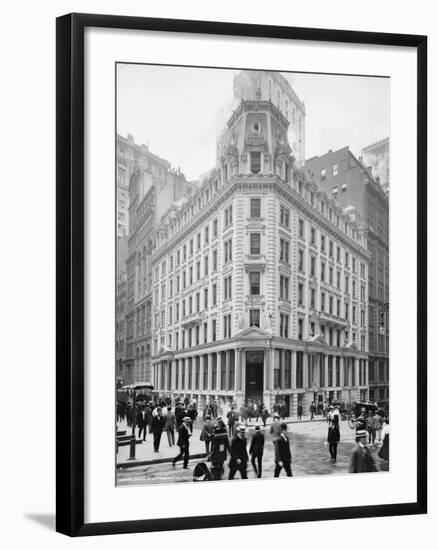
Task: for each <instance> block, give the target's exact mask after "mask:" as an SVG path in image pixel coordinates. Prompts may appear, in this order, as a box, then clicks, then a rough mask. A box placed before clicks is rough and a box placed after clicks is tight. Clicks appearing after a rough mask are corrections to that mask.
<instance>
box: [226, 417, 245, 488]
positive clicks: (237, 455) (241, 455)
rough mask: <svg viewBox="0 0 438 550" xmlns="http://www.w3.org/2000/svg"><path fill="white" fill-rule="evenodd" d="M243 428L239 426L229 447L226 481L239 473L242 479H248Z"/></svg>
mask: <svg viewBox="0 0 438 550" xmlns="http://www.w3.org/2000/svg"><path fill="white" fill-rule="evenodd" d="M245 430H246V428H245V426H239V428H238V429H237V431H236V435H235V436H234V437H233V439H232V441H231V446H230V454H231V459H230V463H229V468H230V472H229V474H228V479H234V476H235V475H236V472H237V471H239V472H240V475H241V477H242V479H248V474H247V472H246V470H247V465H248V452H247V450H246V439H245Z"/></svg>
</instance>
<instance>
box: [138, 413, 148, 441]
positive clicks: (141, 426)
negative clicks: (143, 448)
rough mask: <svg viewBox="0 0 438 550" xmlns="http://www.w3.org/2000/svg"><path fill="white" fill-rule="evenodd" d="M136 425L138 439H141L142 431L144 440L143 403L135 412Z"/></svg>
mask: <svg viewBox="0 0 438 550" xmlns="http://www.w3.org/2000/svg"><path fill="white" fill-rule="evenodd" d="M137 426H138V439H141V434H142V433H143V441H146V427H147V421H146V407H145V406H144V405H143V406H142V407H141V409H139V411H138V414H137Z"/></svg>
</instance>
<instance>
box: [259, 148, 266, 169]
mask: <svg viewBox="0 0 438 550" xmlns="http://www.w3.org/2000/svg"><path fill="white" fill-rule="evenodd" d="M264 171H265V154H264V153H263V151H262V152H261V153H260V172H261V173H262V174H263V172H264Z"/></svg>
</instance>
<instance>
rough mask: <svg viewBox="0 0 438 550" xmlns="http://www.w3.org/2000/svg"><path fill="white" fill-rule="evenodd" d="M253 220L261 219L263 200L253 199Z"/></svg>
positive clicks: (251, 215)
mask: <svg viewBox="0 0 438 550" xmlns="http://www.w3.org/2000/svg"><path fill="white" fill-rule="evenodd" d="M250 217H251V218H260V217H261V199H251V214H250Z"/></svg>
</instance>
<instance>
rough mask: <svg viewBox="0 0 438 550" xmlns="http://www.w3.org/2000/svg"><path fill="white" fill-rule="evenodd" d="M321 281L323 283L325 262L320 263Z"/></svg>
mask: <svg viewBox="0 0 438 550" xmlns="http://www.w3.org/2000/svg"><path fill="white" fill-rule="evenodd" d="M321 281H322V282H324V281H325V262H321Z"/></svg>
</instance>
